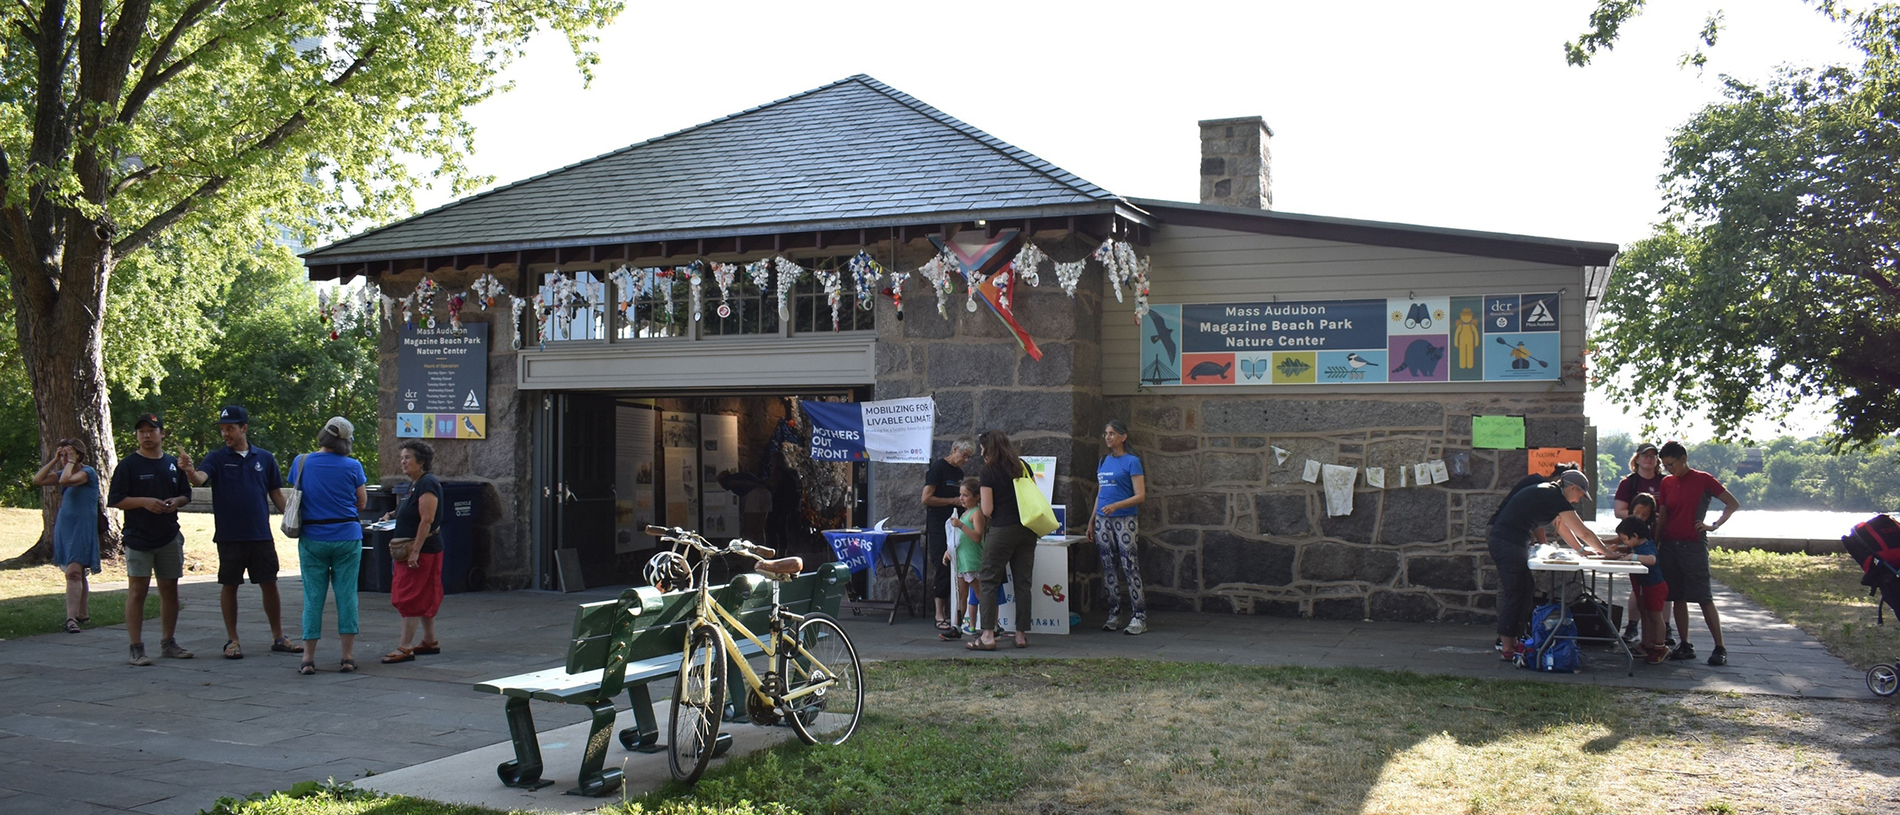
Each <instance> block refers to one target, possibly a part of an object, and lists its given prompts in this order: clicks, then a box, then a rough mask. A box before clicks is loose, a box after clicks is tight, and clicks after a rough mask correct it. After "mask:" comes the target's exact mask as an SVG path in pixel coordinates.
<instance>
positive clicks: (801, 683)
mask: <svg viewBox="0 0 1900 815" xmlns="http://www.w3.org/2000/svg"><path fill="white" fill-rule="evenodd" d="M647 534H649V535H653V536H655V537H658V538H659V539H660V540H662V541H665V542H667V543H671V544H673V546H674V548H673V550H672V551H671V552H661V553H660V554H659V555H656V556H655V557H654V559H653V563H650V564H649V565H648V576H649V577H650V578H652V577H656V576H657V577H660V578H662V579H665V580H667V581H669V582H675V583H684V582H685V581H686V580H687V579H688V578H689V577H690V579H691V581H692V582H691V589H692V590H693V591H696V592H697V593H698V601H697V602H696V603H695V611H694V619H693V623H692V626H691V628H690V629H689V630H688V631H687V634H686V647H685V652H684V653H683V654H682V655H681V657H680V671H679V679H678V681H677V684H676V685H675V687H674V689H673V704H672V719H671V724H670V728H671V736H670V738H669V743H668V745H667V766H668V767H669V768H671V770H672V772H673V777H674V778H677V779H679V780H681V781H684V782H686V783H692V782H693V781H695V780H697V779H698V778H699V774H700V773H702V772H704V771H705V769H706V762H707V761H708V760H710V759H711V758H712V756H713V752H714V746H715V745H716V744H717V743H718V739H719V723H720V721H721V720H722V719H723V718H724V714H725V709H726V702H725V700H726V663H727V657H728V656H729V655H737V654H738V653H739V644H738V641H737V640H735V639H734V638H733V632H738V634H739V635H741V636H743V637H745V638H746V639H748V640H750V641H751V642H752V643H753V644H754V645H757V646H758V647H759V648H760V649H761V650H762V651H763V656H764V657H765V664H766V672H765V674H764V675H763V676H761V675H759V674H758V673H757V672H755V671H753V670H752V666H751V664H750V663H749V662H748V661H747V660H744V659H733V660H732V662H733V664H736V665H738V666H739V674H740V676H742V677H743V678H744V679H745V683H746V687H748V688H749V689H750V690H751V692H750V693H748V694H747V695H746V710H745V713H746V715H747V716H748V717H749V718H750V719H751V720H752V721H753V722H755V723H758V724H766V725H770V724H777V723H780V722H789V723H790V724H791V726H792V730H793V731H795V732H797V733H798V737H799V739H801V740H803V741H804V742H805V743H806V744H818V743H819V742H823V743H826V744H843V743H844V741H845V739H848V738H851V734H852V733H854V732H856V731H857V729H858V720H859V719H860V718H861V717H862V716H863V715H864V666H863V664H862V663H860V662H859V661H858V651H857V649H856V648H854V647H852V645H851V638H850V637H847V636H845V633H844V628H843V627H842V626H840V625H838V621H837V620H835V619H833V618H832V617H831V616H830V615H827V614H821V613H818V612H813V613H811V614H802V615H801V614H793V613H792V612H790V611H788V610H786V609H785V608H784V607H783V606H781V605H780V604H779V583H781V582H784V581H787V580H791V579H792V578H793V577H796V576H797V575H798V573H799V572H800V571H801V570H802V569H803V567H804V561H803V560H802V559H800V558H796V557H788V558H778V559H773V555H774V554H776V553H775V552H773V551H772V550H771V549H767V548H765V547H763V546H759V545H756V544H753V543H751V542H749V541H745V540H739V539H735V540H733V541H732V542H730V543H728V544H726V545H725V546H716V545H714V544H713V543H712V542H711V541H708V540H706V539H705V538H704V537H702V536H701V535H700V534H699V533H697V532H692V531H689V530H685V529H679V528H671V529H669V528H666V527H662V526H649V527H647ZM682 548H685V549H691V550H693V551H695V552H697V553H699V555H700V557H699V562H698V563H697V564H694V565H688V563H687V561H686V559H685V557H684V556H683V555H682V554H681V553H680V551H679V550H680V549H682ZM669 555H670V556H671V557H670V558H669ZM721 555H742V556H745V557H749V558H752V559H753V560H755V561H758V562H757V563H756V564H755V565H754V567H753V571H755V572H757V573H758V574H760V575H763V576H765V577H766V578H769V579H770V580H771V581H772V583H771V586H772V610H771V616H770V621H771V629H770V631H768V632H767V633H766V635H765V639H763V640H761V639H760V638H759V637H757V636H754V635H753V634H752V632H751V631H750V630H748V629H747V628H746V626H745V625H744V624H742V623H740V622H739V620H738V619H737V618H736V617H734V616H733V615H732V613H731V612H729V611H727V610H726V609H725V608H723V607H721V606H720V605H719V604H718V603H717V602H714V601H713V599H712V596H711V594H710V592H709V581H708V580H707V576H708V574H709V569H710V564H711V562H712V559H713V558H714V557H718V556H721ZM654 582H655V584H656V585H658V584H659V582H660V581H659V580H655V581H654Z"/></svg>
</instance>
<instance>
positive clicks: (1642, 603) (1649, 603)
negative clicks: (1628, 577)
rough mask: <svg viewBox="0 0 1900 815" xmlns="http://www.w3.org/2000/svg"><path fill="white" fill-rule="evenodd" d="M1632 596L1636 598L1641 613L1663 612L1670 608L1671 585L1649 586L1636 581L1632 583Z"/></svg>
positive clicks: (1661, 583)
mask: <svg viewBox="0 0 1900 815" xmlns="http://www.w3.org/2000/svg"><path fill="white" fill-rule="evenodd" d="M1630 596H1631V597H1634V598H1636V608H1637V609H1638V610H1641V611H1662V610H1663V609H1665V608H1668V607H1669V583H1668V582H1667V581H1664V582H1660V583H1651V584H1649V585H1647V586H1645V585H1643V584H1641V583H1638V582H1636V581H1634V580H1632V581H1630Z"/></svg>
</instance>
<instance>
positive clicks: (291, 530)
mask: <svg viewBox="0 0 1900 815" xmlns="http://www.w3.org/2000/svg"><path fill="white" fill-rule="evenodd" d="M309 461H310V454H308V453H305V454H304V455H301V456H298V457H297V466H296V467H295V468H294V469H293V470H292V472H291V474H290V487H289V488H287V489H285V490H284V519H283V520H281V521H278V522H277V528H278V529H281V530H283V531H284V534H285V535H286V536H288V537H292V538H300V537H303V490H302V489H301V487H302V486H303V465H304V464H305V463H307V462H309Z"/></svg>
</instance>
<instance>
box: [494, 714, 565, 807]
mask: <svg viewBox="0 0 1900 815" xmlns="http://www.w3.org/2000/svg"><path fill="white" fill-rule="evenodd" d="M503 710H504V711H505V712H506V714H507V717H508V739H509V740H510V741H512V742H514V745H515V760H514V761H509V762H504V763H502V764H500V765H497V766H496V767H495V774H496V775H498V776H501V783H502V784H503V785H506V786H510V787H519V788H521V789H524V790H538V789H540V788H542V787H546V786H549V785H551V784H553V783H554V782H552V781H543V780H542V779H541V769H542V768H541V741H540V739H539V738H537V737H536V736H535V735H534V715H533V714H532V713H529V712H528V700H527V698H525V697H521V696H510V697H508V701H507V702H506V703H505V704H504V706H503Z"/></svg>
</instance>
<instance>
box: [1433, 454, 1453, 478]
mask: <svg viewBox="0 0 1900 815" xmlns="http://www.w3.org/2000/svg"><path fill="white" fill-rule="evenodd" d="M1450 480H1451V468H1449V467H1446V466H1445V460H1444V459H1442V458H1435V459H1432V483H1433V484H1443V483H1445V482H1447V481H1450Z"/></svg>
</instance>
